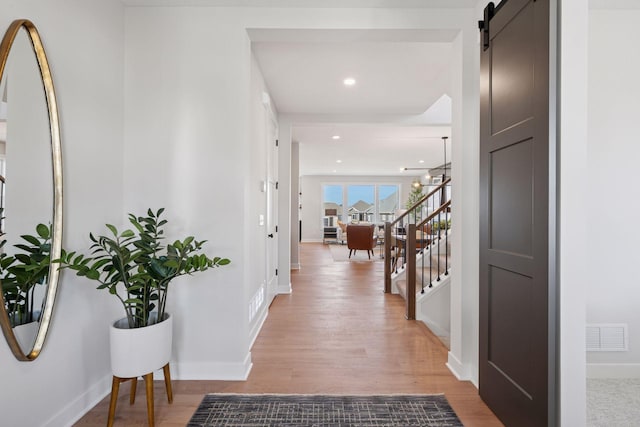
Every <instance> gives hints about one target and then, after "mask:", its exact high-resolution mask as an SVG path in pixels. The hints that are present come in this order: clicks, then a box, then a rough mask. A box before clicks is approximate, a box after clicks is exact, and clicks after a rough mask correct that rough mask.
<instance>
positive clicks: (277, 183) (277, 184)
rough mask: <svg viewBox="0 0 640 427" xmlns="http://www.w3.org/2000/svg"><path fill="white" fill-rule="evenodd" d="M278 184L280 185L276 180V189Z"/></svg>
mask: <svg viewBox="0 0 640 427" xmlns="http://www.w3.org/2000/svg"><path fill="white" fill-rule="evenodd" d="M279 185H280V183H279V182H278V181H276V190H277V189H278V186H279Z"/></svg>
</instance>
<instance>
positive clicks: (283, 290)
mask: <svg viewBox="0 0 640 427" xmlns="http://www.w3.org/2000/svg"><path fill="white" fill-rule="evenodd" d="M292 291H293V290H292V288H291V283H289V285H278V294H290V293H291V292H292Z"/></svg>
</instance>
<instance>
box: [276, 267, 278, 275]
mask: <svg viewBox="0 0 640 427" xmlns="http://www.w3.org/2000/svg"><path fill="white" fill-rule="evenodd" d="M277 275H278V269H277V268H276V276H277Z"/></svg>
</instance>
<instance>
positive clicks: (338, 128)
mask: <svg viewBox="0 0 640 427" xmlns="http://www.w3.org/2000/svg"><path fill="white" fill-rule="evenodd" d="M334 135H339V136H340V139H338V140H334V139H332V136H334ZM443 136H450V127H449V126H431V127H426V126H397V125H371V124H368V125H357V124H339V125H337V124H334V125H332V124H324V125H301V126H296V127H295V128H294V129H293V139H294V140H296V141H299V142H300V171H301V172H300V175H375V176H377V175H381V176H393V175H408V176H419V175H425V174H426V173H427V169H429V168H433V167H437V166H440V165H442V164H443V163H444V146H445V145H444V142H443V140H442V137H443ZM446 147H447V162H449V161H450V160H451V140H450V139H449V140H448V141H447V143H446ZM338 161H340V163H338ZM403 167H408V168H421V169H422V168H424V169H423V170H409V171H405V172H401V171H400V168H403Z"/></svg>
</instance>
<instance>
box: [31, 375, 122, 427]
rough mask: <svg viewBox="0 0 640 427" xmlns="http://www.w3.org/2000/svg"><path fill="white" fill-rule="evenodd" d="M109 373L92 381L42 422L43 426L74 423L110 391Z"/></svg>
mask: <svg viewBox="0 0 640 427" xmlns="http://www.w3.org/2000/svg"><path fill="white" fill-rule="evenodd" d="M112 378H113V377H112V376H111V374H109V375H106V376H105V377H103V378H102V379H100V380H99V381H97V382H96V383H94V384H93V385H92V386H91V387H89V389H88V390H87V391H85V392H84V393H82V394H81V395H80V396H78V397H77V398H75V399H74V400H73V401H72V402H71V403H69V404H68V405H67V406H65V407H64V408H62V409H61V410H60V411H58V413H57V414H55V415H54V416H53V417H51V418H50V419H49V420H48V421H47V422H45V423H44V424H42V426H43V427H58V426H70V425H73V424H75V423H76V421H78V420H79V419H80V418H82V417H83V416H84V415H85V414H86V413H87V412H89V411H90V410H91V408H93V407H94V406H96V405H97V404H98V403H100V401H101V400H102V399H104V398H105V396H107V395H108V394H109V392H110V391H111V380H112Z"/></svg>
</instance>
